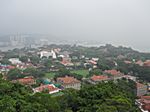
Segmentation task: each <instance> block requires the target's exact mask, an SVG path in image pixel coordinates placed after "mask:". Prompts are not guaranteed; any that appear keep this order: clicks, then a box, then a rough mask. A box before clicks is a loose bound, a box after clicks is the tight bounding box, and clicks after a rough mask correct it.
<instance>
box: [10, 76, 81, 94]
mask: <svg viewBox="0 0 150 112" xmlns="http://www.w3.org/2000/svg"><path fill="white" fill-rule="evenodd" d="M12 82H13V83H16V82H18V83H21V84H23V85H28V86H31V85H34V84H36V79H35V78H34V77H32V76H29V77H24V78H20V79H17V80H13V81H12ZM58 85H59V86H58ZM80 87H81V81H79V80H77V79H76V78H74V77H71V76H65V77H58V78H57V80H56V81H55V82H54V83H53V82H50V81H47V82H45V83H44V82H43V83H41V85H40V86H39V87H36V88H33V92H34V93H36V92H43V91H45V90H47V91H48V93H49V94H53V93H57V92H59V91H61V90H63V89H66V88H73V89H76V90H79V89H80Z"/></svg>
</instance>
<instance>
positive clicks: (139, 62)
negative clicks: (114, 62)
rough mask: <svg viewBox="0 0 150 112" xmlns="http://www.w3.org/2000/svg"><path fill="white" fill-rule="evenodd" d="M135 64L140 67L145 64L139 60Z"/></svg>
mask: <svg viewBox="0 0 150 112" xmlns="http://www.w3.org/2000/svg"><path fill="white" fill-rule="evenodd" d="M135 64H137V65H139V66H143V64H144V62H143V61H142V60H138V61H137V62H135Z"/></svg>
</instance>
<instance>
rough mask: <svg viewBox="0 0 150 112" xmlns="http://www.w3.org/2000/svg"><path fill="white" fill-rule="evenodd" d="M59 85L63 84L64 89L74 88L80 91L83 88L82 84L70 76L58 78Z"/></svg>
mask: <svg viewBox="0 0 150 112" xmlns="http://www.w3.org/2000/svg"><path fill="white" fill-rule="evenodd" d="M57 83H59V84H61V85H62V86H63V87H64V88H73V89H77V90H79V89H80V87H81V82H80V81H79V80H77V79H76V78H74V77H70V76H65V77H59V78H57Z"/></svg>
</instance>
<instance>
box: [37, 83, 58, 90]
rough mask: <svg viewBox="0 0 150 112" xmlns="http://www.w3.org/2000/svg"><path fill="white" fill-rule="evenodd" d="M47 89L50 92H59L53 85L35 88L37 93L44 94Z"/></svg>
mask: <svg viewBox="0 0 150 112" xmlns="http://www.w3.org/2000/svg"><path fill="white" fill-rule="evenodd" d="M45 89H47V90H48V91H49V92H52V91H55V90H59V89H58V88H57V87H55V86H54V85H53V84H48V85H42V86H40V87H37V88H35V90H36V91H38V92H42V91H44V90H45Z"/></svg>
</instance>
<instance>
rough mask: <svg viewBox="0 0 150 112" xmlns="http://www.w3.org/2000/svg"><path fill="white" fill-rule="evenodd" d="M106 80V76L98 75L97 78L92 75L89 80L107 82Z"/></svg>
mask: <svg viewBox="0 0 150 112" xmlns="http://www.w3.org/2000/svg"><path fill="white" fill-rule="evenodd" d="M107 79H108V76H104V75H99V76H96V75H93V76H92V77H91V80H93V81H101V80H107Z"/></svg>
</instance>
